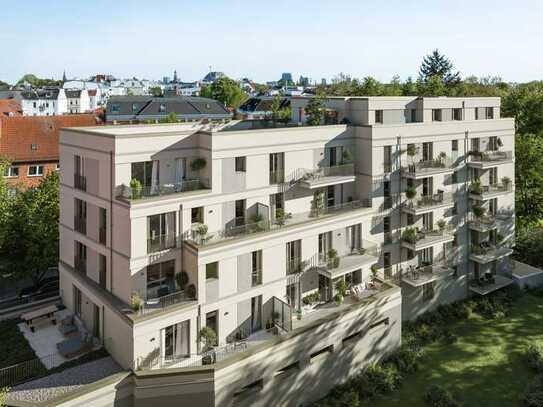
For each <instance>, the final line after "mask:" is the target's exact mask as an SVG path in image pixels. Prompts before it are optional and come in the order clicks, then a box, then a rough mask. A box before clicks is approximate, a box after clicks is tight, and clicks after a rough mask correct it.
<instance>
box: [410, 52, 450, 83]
mask: <svg viewBox="0 0 543 407" xmlns="http://www.w3.org/2000/svg"><path fill="white" fill-rule="evenodd" d="M453 68H454V66H453V64H452V62H451V61H450V60H449V58H447V57H446V56H445V55H443V54H440V53H439V50H437V49H435V50H433V51H432V53H431V54H428V55H426V56H425V57H424V58H423V59H422V64H421V66H420V69H419V78H420V79H421V81H423V82H428V81H429V80H430V79H432V78H434V79H435V78H439V79H440V80H441V81H442V82H443V83H444V84H445V85H454V84H456V83H458V82H459V81H460V72H454V71H453Z"/></svg>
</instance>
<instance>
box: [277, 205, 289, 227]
mask: <svg viewBox="0 0 543 407" xmlns="http://www.w3.org/2000/svg"><path fill="white" fill-rule="evenodd" d="M290 218H292V213H290V212H288V213H286V212H285V210H284V209H282V208H278V209H276V210H275V220H276V222H277V224H278V225H279V226H283V225H284V224H285V221H287V220H289V219H290Z"/></svg>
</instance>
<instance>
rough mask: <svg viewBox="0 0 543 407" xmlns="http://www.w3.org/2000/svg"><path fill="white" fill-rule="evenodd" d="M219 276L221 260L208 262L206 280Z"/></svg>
mask: <svg viewBox="0 0 543 407" xmlns="http://www.w3.org/2000/svg"><path fill="white" fill-rule="evenodd" d="M217 278H219V262H217V261H215V262H213V263H208V264H206V280H210V279H217Z"/></svg>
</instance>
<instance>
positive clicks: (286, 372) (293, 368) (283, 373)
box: [274, 362, 300, 378]
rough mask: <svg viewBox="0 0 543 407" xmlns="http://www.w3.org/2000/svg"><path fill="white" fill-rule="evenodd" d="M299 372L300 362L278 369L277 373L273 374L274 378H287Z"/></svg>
mask: <svg viewBox="0 0 543 407" xmlns="http://www.w3.org/2000/svg"><path fill="white" fill-rule="evenodd" d="M299 370H300V362H295V363H292V364H290V365H288V366H285V367H284V368H282V369H279V370H278V371H277V372H275V375H274V377H277V378H282V377H287V376H290V375H291V374H293V373H296V372H297V371H299Z"/></svg>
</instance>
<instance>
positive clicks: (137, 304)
mask: <svg viewBox="0 0 543 407" xmlns="http://www.w3.org/2000/svg"><path fill="white" fill-rule="evenodd" d="M130 306H131V307H132V309H133V310H134V311H135V312H139V310H141V309H142V308H143V300H142V299H141V297H140V295H139V294H138V293H133V294H132V296H131V297H130Z"/></svg>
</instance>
